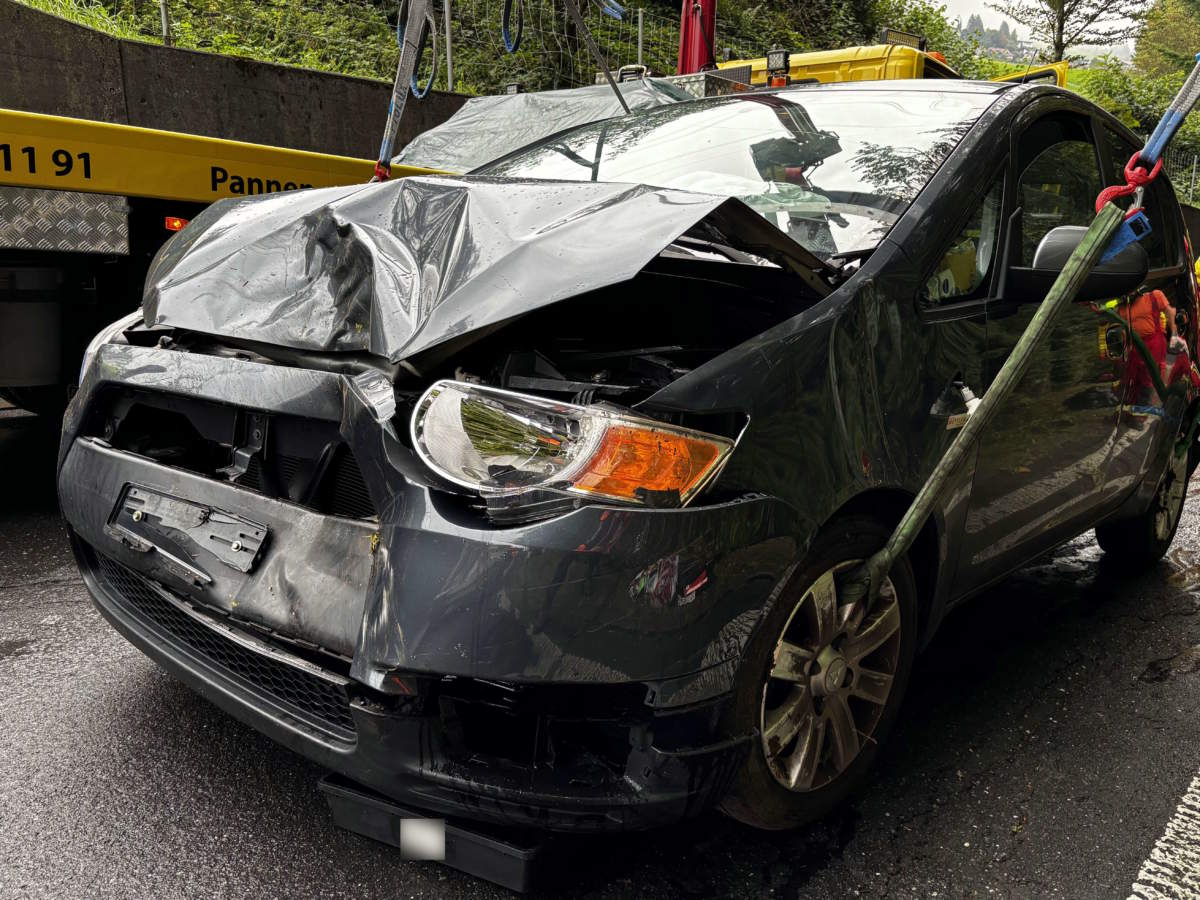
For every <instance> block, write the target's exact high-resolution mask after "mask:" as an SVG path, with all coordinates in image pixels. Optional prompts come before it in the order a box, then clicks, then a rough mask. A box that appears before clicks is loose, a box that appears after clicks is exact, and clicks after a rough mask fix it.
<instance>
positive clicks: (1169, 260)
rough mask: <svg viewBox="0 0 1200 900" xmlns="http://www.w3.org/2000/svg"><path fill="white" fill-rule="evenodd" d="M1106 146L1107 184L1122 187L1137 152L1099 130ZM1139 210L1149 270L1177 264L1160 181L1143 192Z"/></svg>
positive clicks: (1167, 199) (1167, 196)
mask: <svg viewBox="0 0 1200 900" xmlns="http://www.w3.org/2000/svg"><path fill="white" fill-rule="evenodd" d="M1103 132H1104V140H1105V141H1106V142H1107V144H1108V156H1109V162H1108V169H1109V171H1108V183H1109V184H1124V183H1125V164H1126V163H1127V162H1129V159H1130V157H1131V156H1133V154H1134V153H1136V152H1137V150H1138V148H1137V147H1135V146H1134V145H1133V144H1132V143H1130V142H1129V141H1127V140H1125V139H1124V138H1123V137H1121V136H1120V135H1119V134H1117V133H1116V132H1115V131H1113V130H1112V129H1110V128H1105V129H1103ZM1142 207H1143V208H1144V209H1145V210H1146V217H1147V218H1148V219H1149V220H1150V233H1149V234H1148V235H1146V237H1144V238H1142V246H1143V247H1145V248H1146V253H1147V254H1148V255H1149V257H1150V268H1152V269H1165V268H1167V267H1169V266H1174V265H1177V264H1178V263H1179V259H1180V256H1181V254H1180V248H1179V246H1178V242H1177V241H1176V240H1175V238H1174V237H1173V235H1174V232H1175V229H1174V227H1173V212H1172V211H1173V208H1174V198H1173V197H1172V196H1171V189H1170V188H1169V187H1168V186H1167V185H1166V183H1165V180H1164V179H1161V178H1160V179H1156V180H1155V182H1154V183H1153V184H1152V185H1150V187H1149V188H1147V190H1146V194H1145V196H1144V197H1143V199H1142Z"/></svg>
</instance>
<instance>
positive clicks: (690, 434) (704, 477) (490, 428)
mask: <svg viewBox="0 0 1200 900" xmlns="http://www.w3.org/2000/svg"><path fill="white" fill-rule="evenodd" d="M412 439H413V446H414V447H415V448H416V451H417V455H418V456H420V458H421V459H422V460H423V461H424V462H425V464H426V465H428V466H429V467H430V468H431V469H433V471H435V472H436V473H437V474H439V475H440V476H442V477H443V478H445V479H446V480H448V481H451V482H453V483H455V484H459V485H462V486H464V487H469V488H473V489H475V490H477V491H479V492H480V493H482V494H492V495H512V494H519V493H522V492H524V491H529V490H552V491H562V492H566V493H572V494H583V495H586V496H590V497H595V498H597V499H604V500H617V501H622V502H625V503H634V504H638V505H643V506H667V507H671V506H675V507H678V506H684V505H686V504H687V502H688V501H689V500H691V499H692V498H693V497H694V496H695V495H696V493H697V492H698V491H699V490H700V489H701V488H703V487H704V485H705V484H707V483H708V482H709V480H711V479H712V477H713V476H714V475H715V474H716V473H717V472H718V471H719V470H720V468H721V466H722V465H723V464H724V462H725V460H726V458H727V457H728V456H729V453H730V452H731V451H732V450H733V441H731V440H729V439H728V438H724V437H719V436H717V435H712V434H705V433H704V432H700V431H693V430H691V429H687V428H677V427H675V426H671V425H665V424H663V423H662V422H658V421H655V420H653V419H644V418H641V417H638V416H634V415H630V414H627V413H623V412H619V411H614V410H611V409H608V408H606V407H601V406H576V405H574V404H570V403H558V402H555V401H553V400H546V399H543V398H541V397H532V396H529V395H527V394H517V393H513V392H512V391H505V390H500V389H499V388H492V387H486V386H483V385H478V384H467V383H464V382H459V381H439V382H437V383H436V384H434V385H433V386H432V387H430V388H429V390H428V391H426V392H425V394H424V396H422V397H421V400H420V402H418V403H417V408H416V409H415V410H414V411H413V417H412Z"/></svg>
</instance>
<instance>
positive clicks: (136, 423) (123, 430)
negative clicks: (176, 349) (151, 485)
mask: <svg viewBox="0 0 1200 900" xmlns="http://www.w3.org/2000/svg"><path fill="white" fill-rule="evenodd" d="M109 440H110V441H111V443H112V444H113V446H115V447H119V448H120V449H122V450H128V451H129V452H131V453H136V454H138V455H139V456H147V457H149V458H150V459H153V460H155V461H156V462H160V463H163V464H164V465H168V466H175V467H177V468H181V469H187V470H189V471H191V472H203V473H208V472H213V471H215V470H216V469H217V468H219V467H220V466H223V465H225V464H226V460H227V459H228V456H229V451H228V450H227V449H224V448H223V447H222V446H221V445H220V444H218V443H216V442H213V441H206V440H205V439H204V438H203V437H202V436H201V435H200V432H198V431H197V430H196V428H195V427H194V426H193V425H192V423H191V422H190V421H188V418H187V416H184V415H182V414H181V413H177V412H174V411H172V410H169V409H152V408H150V407H146V406H142V405H140V404H138V405H134V406H132V407H131V408H130V409H129V411H128V413H127V414H126V415H125V416H124V417H122V418H121V420H120V421H119V422H117V423H116V427H115V429H114V430H113V431H112V433H111V437H110V438H109Z"/></svg>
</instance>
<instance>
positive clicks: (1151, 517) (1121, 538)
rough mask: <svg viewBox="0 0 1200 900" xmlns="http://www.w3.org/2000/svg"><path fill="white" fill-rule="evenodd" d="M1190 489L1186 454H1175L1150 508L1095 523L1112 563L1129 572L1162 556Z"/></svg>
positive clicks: (1174, 529)
mask: <svg viewBox="0 0 1200 900" xmlns="http://www.w3.org/2000/svg"><path fill="white" fill-rule="evenodd" d="M1187 488H1188V460H1187V457H1186V456H1185V457H1183V458H1182V459H1176V458H1174V457H1172V465H1171V468H1170V469H1168V470H1167V474H1166V475H1165V476H1163V480H1162V484H1160V485H1159V486H1158V491H1157V492H1155V495H1154V502H1152V503H1151V504H1150V508H1149V509H1147V510H1146V511H1145V512H1144V513H1142V514H1141V515H1140V516H1135V517H1134V518H1132V519H1121V520H1119V521H1116V522H1103V523H1101V524H1100V525H1097V526H1096V543H1098V544H1099V545H1100V549H1101V550H1103V551H1104V552H1105V554H1106V555H1107V556H1108V558H1109V559H1110V560H1111V562H1112V564H1114V565H1116V566H1118V567H1119V568H1121V569H1123V570H1124V571H1126V572H1140V571H1142V570H1144V569H1146V568H1148V567H1150V566H1152V565H1154V563H1156V562H1158V561H1159V560H1160V559H1162V558H1163V556H1164V555H1165V554H1166V552H1167V550H1168V548H1170V546H1171V542H1172V541H1173V540H1175V532H1176V531H1178V530H1179V520H1180V519H1181V518H1182V517H1183V504H1184V501H1185V500H1187Z"/></svg>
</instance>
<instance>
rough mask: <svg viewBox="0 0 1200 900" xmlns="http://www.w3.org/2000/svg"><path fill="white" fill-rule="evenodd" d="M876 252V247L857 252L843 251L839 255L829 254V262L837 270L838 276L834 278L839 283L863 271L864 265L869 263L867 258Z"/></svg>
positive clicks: (862, 248)
mask: <svg viewBox="0 0 1200 900" xmlns="http://www.w3.org/2000/svg"><path fill="white" fill-rule="evenodd" d="M875 250H876V248H875V247H859V248H858V249H857V250H842V251H840V252H838V253H831V254H829V257H828V260H827V261H828V262H829V264H830V265H832V266H833V267H834V268H835V269H836V272H837V274H836V275H835V276H834V277H835V278H837V280H838V281H839V282H842V281H845V280H846V279H847V278H849V277H850V276H851V275H853V274H854V273H855V272H857V271H858V270H859V269H861V268H862V264H863V263H864V262H866V261H867V258H868V257H870V255H871V254H872V253H874V252H875ZM856 264H857V265H856Z"/></svg>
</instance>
